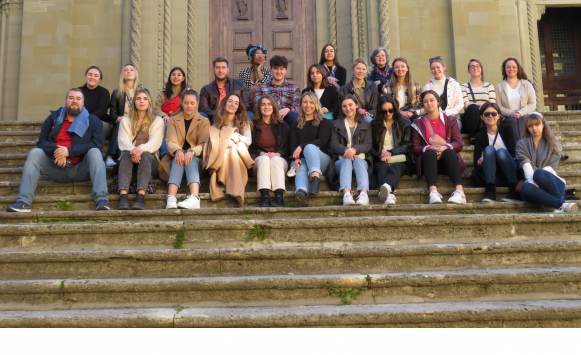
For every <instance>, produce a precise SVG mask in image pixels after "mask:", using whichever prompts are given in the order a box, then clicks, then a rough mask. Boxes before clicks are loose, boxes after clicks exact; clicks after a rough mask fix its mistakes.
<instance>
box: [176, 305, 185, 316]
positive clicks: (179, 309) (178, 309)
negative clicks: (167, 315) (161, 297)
mask: <svg viewBox="0 0 581 355" xmlns="http://www.w3.org/2000/svg"><path fill="white" fill-rule="evenodd" d="M183 310H184V307H182V306H179V307H178V308H176V312H177V313H176V314H179V313H180V312H181V311H183Z"/></svg>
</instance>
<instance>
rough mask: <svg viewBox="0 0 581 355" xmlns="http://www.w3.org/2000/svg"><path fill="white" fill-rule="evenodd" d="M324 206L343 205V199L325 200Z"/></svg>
mask: <svg viewBox="0 0 581 355" xmlns="http://www.w3.org/2000/svg"><path fill="white" fill-rule="evenodd" d="M325 206H343V201H340V200H331V201H325Z"/></svg>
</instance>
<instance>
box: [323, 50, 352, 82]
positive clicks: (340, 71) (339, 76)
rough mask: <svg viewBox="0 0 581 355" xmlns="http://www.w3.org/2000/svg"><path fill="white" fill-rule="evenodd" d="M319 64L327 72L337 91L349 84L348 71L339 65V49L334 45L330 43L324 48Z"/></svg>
mask: <svg viewBox="0 0 581 355" xmlns="http://www.w3.org/2000/svg"><path fill="white" fill-rule="evenodd" d="M319 64H321V65H322V66H324V68H325V71H326V72H327V78H328V80H329V83H330V84H331V85H333V86H334V87H335V88H337V89H339V88H340V87H341V86H343V85H345V83H346V82H347V69H345V68H343V67H342V66H341V64H339V58H337V48H335V46H334V45H332V44H330V43H328V44H325V45H324V46H323V49H322V50H321V59H319Z"/></svg>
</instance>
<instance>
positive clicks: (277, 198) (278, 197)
mask: <svg viewBox="0 0 581 355" xmlns="http://www.w3.org/2000/svg"><path fill="white" fill-rule="evenodd" d="M283 194H284V190H282V189H280V190H276V191H275V192H274V200H272V201H271V202H270V205H271V206H272V207H284V199H283V197H282V196H283Z"/></svg>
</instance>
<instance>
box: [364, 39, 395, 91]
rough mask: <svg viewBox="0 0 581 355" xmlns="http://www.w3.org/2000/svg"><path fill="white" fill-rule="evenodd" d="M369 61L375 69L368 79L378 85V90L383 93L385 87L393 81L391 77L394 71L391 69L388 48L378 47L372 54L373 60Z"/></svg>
mask: <svg viewBox="0 0 581 355" xmlns="http://www.w3.org/2000/svg"><path fill="white" fill-rule="evenodd" d="M369 59H370V60H371V65H373V69H371V72H370V73H369V75H368V76H367V79H368V80H369V81H372V82H374V83H375V85H377V90H379V92H381V91H382V90H383V86H384V85H385V84H387V83H388V82H389V81H390V80H391V76H392V75H393V70H392V69H391V68H390V67H389V53H388V52H387V48H385V47H378V48H377V49H376V50H374V51H373V53H371V58H369Z"/></svg>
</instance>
